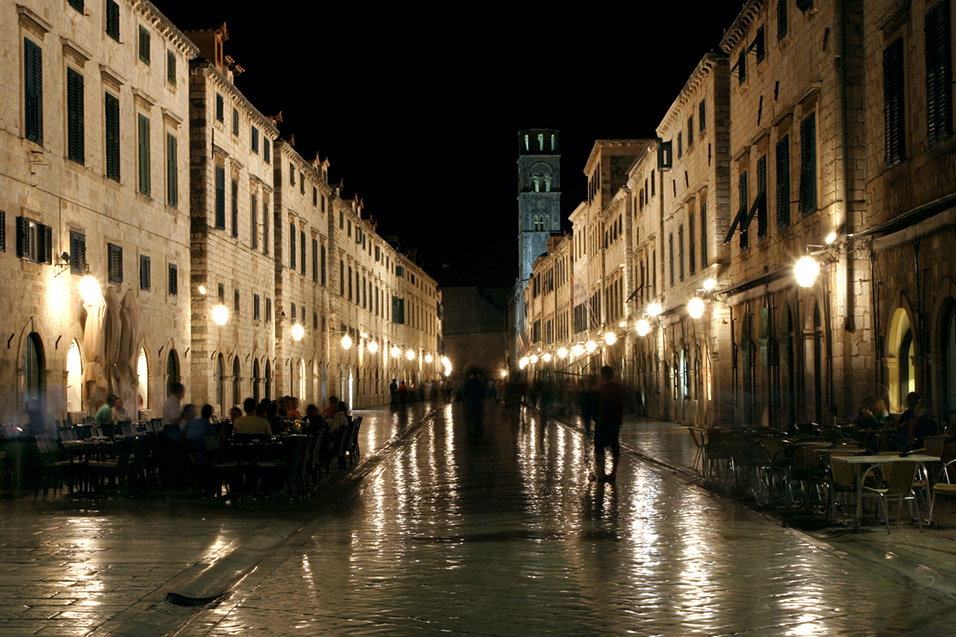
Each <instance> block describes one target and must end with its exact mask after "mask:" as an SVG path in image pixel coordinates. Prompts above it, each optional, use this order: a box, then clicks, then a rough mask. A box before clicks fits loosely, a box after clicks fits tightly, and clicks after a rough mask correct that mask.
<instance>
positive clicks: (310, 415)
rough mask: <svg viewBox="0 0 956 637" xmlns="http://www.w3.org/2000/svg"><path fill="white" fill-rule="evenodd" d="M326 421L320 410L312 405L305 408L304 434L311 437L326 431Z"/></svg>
mask: <svg viewBox="0 0 956 637" xmlns="http://www.w3.org/2000/svg"><path fill="white" fill-rule="evenodd" d="M325 428H326V424H325V419H324V418H322V415H321V414H320V413H319V408H318V407H316V406H315V405H312V404H310V405H309V406H308V407H306V408H305V428H304V431H303V432H302V433H305V434H308V435H310V436H315V435H319V434H321V433H322V431H323V430H325Z"/></svg>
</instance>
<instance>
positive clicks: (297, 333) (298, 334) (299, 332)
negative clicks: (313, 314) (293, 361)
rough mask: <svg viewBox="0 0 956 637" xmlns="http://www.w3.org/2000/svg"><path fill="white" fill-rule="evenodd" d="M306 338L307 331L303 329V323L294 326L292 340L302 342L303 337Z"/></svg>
mask: <svg viewBox="0 0 956 637" xmlns="http://www.w3.org/2000/svg"><path fill="white" fill-rule="evenodd" d="M303 336H305V329H304V328H303V327H302V324H301V323H296V324H295V325H293V326H292V340H295V341H301V340H302V337H303Z"/></svg>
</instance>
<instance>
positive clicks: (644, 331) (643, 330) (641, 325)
mask: <svg viewBox="0 0 956 637" xmlns="http://www.w3.org/2000/svg"><path fill="white" fill-rule="evenodd" d="M636 327H637V335H638V336H647V335H648V334H649V333H650V331H651V324H650V321H648V320H647V319H645V318H642V319H640V320H639V321H638V322H637V325H636Z"/></svg>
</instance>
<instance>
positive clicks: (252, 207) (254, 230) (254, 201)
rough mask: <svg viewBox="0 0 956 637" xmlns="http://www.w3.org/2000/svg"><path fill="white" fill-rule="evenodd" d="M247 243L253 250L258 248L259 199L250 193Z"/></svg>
mask: <svg viewBox="0 0 956 637" xmlns="http://www.w3.org/2000/svg"><path fill="white" fill-rule="evenodd" d="M249 227H250V229H251V232H250V233H249V245H250V246H251V247H252V249H253V250H256V249H258V248H259V199H258V197H256V194H255V193H252V196H251V197H250V201H249Z"/></svg>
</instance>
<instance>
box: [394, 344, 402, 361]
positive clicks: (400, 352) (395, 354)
mask: <svg viewBox="0 0 956 637" xmlns="http://www.w3.org/2000/svg"><path fill="white" fill-rule="evenodd" d="M401 355H402V350H400V349H398V345H392V358H398V357H399V356H401Z"/></svg>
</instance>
